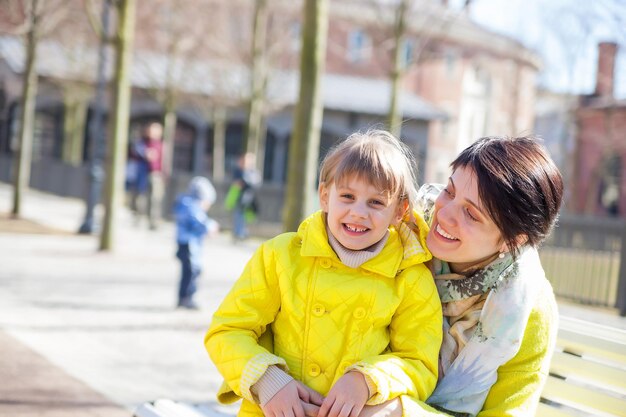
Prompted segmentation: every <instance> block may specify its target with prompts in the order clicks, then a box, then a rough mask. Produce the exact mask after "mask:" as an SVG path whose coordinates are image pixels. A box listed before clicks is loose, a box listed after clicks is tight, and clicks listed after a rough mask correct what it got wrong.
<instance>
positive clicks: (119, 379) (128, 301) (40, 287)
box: [0, 183, 626, 417]
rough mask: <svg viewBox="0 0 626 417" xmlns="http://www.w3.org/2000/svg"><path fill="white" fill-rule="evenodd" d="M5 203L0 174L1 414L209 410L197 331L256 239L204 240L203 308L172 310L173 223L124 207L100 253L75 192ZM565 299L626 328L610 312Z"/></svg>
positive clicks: (215, 379)
mask: <svg viewBox="0 0 626 417" xmlns="http://www.w3.org/2000/svg"><path fill="white" fill-rule="evenodd" d="M10 201H11V188H10V187H9V186H8V185H6V184H3V183H0V352H2V358H0V381H2V383H0V416H4V415H6V416H20V417H22V416H35V415H45V416H57V415H58V416H61V415H62V416H73V415H74V413H76V415H77V414H78V413H80V414H81V415H83V416H102V417H117V416H124V415H126V416H130V415H131V414H132V410H134V409H135V408H136V407H137V405H139V404H141V403H143V402H145V401H151V400H154V399H158V398H171V399H174V400H177V401H187V402H193V403H204V404H208V405H210V406H212V407H216V405H215V403H214V401H215V400H214V399H215V392H216V390H217V388H218V386H219V383H220V382H221V379H220V377H219V375H218V373H217V371H216V370H215V368H214V366H213V365H212V363H211V361H210V360H209V359H208V356H207V354H206V352H205V350H204V346H203V343H202V340H203V335H204V332H205V330H206V328H207V326H208V324H209V322H210V319H211V314H212V312H213V311H214V310H215V309H216V308H217V306H218V305H219V302H220V300H221V299H222V298H223V296H224V295H225V293H226V292H227V291H228V289H229V288H230V286H231V285H232V283H233V281H234V280H235V279H236V278H237V277H238V275H239V273H240V272H241V270H242V269H243V267H244V265H245V263H246V261H247V260H248V259H249V257H250V256H251V254H252V252H253V251H254V249H255V248H256V246H257V245H258V243H259V242H258V241H250V242H246V243H244V244H240V245H236V246H235V245H233V244H232V243H231V241H230V238H229V236H228V235H227V234H222V235H220V236H218V237H216V238H214V239H211V240H208V241H207V242H206V243H207V245H206V248H205V265H206V268H205V272H204V274H203V277H202V281H201V285H200V288H199V292H198V300H199V302H200V304H201V306H202V309H201V310H200V311H186V310H177V309H175V308H174V307H173V306H174V303H175V301H176V295H175V294H176V288H177V281H178V264H177V261H176V259H175V257H174V253H175V244H174V229H173V226H172V225H171V224H169V223H166V224H164V225H163V227H162V228H160V229H159V230H158V231H156V232H151V231H148V230H147V229H146V228H145V227H144V228H136V227H134V226H133V225H132V224H133V222H132V220H131V217H130V215H129V213H127V212H125V211H124V212H122V213H121V216H120V219H119V224H118V231H119V233H118V234H117V237H116V240H115V250H114V251H113V252H111V253H103V252H99V251H98V250H97V248H98V240H97V238H96V237H94V236H80V235H76V234H75V233H74V232H75V231H76V230H77V229H78V227H79V225H80V223H81V220H82V216H83V213H84V203H83V202H82V201H80V200H75V199H68V198H61V197H56V196H51V195H48V194H43V193H38V192H35V191H30V192H29V193H28V194H26V196H25V199H24V218H25V219H26V220H22V221H14V220H9V219H8V218H7V215H6V213H8V212H9V209H10ZM560 308H561V311H562V313H563V314H566V315H569V316H574V317H580V318H585V319H587V320H595V321H598V322H599V323H603V324H608V325H613V326H616V327H620V328H624V329H626V319H624V318H621V317H619V316H617V315H616V314H615V312H613V311H609V310H600V309H589V308H581V307H579V306H576V305H573V304H567V303H560ZM5 381H11V382H10V383H9V384H6V383H5ZM222 411H226V412H230V413H233V412H234V408H226V409H222Z"/></svg>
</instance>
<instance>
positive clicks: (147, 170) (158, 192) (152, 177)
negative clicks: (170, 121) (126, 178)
mask: <svg viewBox="0 0 626 417" xmlns="http://www.w3.org/2000/svg"><path fill="white" fill-rule="evenodd" d="M131 155H132V156H133V157H134V158H135V159H136V160H137V161H138V164H137V174H136V180H135V181H136V183H135V191H134V192H135V194H134V197H133V201H132V203H131V207H133V208H134V211H135V215H136V222H137V223H138V222H139V219H140V217H141V216H142V215H146V216H147V218H148V225H149V227H150V229H151V230H156V229H157V228H158V226H159V221H160V219H161V206H162V204H163V194H164V192H165V179H164V176H163V126H162V125H161V124H160V123H157V122H152V123H150V124H148V126H146V128H145V129H144V133H143V135H142V137H141V139H140V140H139V141H137V142H136V143H135V144H134V146H133V147H132V149H131Z"/></svg>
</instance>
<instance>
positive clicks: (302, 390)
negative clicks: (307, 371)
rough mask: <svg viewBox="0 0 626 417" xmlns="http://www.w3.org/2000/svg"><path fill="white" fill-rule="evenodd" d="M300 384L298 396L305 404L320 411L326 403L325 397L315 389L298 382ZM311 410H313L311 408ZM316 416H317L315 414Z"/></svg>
mask: <svg viewBox="0 0 626 417" xmlns="http://www.w3.org/2000/svg"><path fill="white" fill-rule="evenodd" d="M296 383H297V384H298V396H299V397H300V399H301V400H302V402H303V403H305V404H309V405H313V406H316V407H317V408H318V409H319V407H320V406H321V405H322V402H323V401H324V397H323V396H322V394H320V393H319V392H317V391H315V390H314V389H313V388H310V387H308V386H306V385H304V384H303V383H302V382H300V381H296ZM309 409H312V408H310V407H309ZM305 411H306V410H305ZM314 415H317V413H315V414H314Z"/></svg>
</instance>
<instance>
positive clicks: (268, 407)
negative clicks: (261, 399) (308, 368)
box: [261, 380, 305, 417]
mask: <svg viewBox="0 0 626 417" xmlns="http://www.w3.org/2000/svg"><path fill="white" fill-rule="evenodd" d="M299 388H300V387H298V383H297V382H296V381H295V380H294V381H291V382H289V383H288V384H287V385H285V386H284V387H282V389H281V390H280V391H278V392H277V393H276V395H274V396H273V397H272V398H271V399H270V400H269V401H268V402H266V403H265V404H262V405H261V409H262V410H263V414H264V415H265V417H283V416H284V417H294V416H295V417H305V415H304V408H303V407H302V400H300V395H299V391H300V389H299Z"/></svg>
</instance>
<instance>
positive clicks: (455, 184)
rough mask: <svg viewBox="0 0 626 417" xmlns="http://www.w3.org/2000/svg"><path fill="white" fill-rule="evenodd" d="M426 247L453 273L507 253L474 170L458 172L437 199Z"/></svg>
mask: <svg viewBox="0 0 626 417" xmlns="http://www.w3.org/2000/svg"><path fill="white" fill-rule="evenodd" d="M426 246H428V249H429V250H430V251H431V253H432V254H433V256H434V257H436V258H439V259H441V260H443V261H446V262H448V263H449V264H450V268H451V269H452V270H453V271H454V272H459V271H463V270H464V269H466V268H468V267H470V266H472V265H474V264H477V263H479V262H481V261H484V260H486V259H488V258H490V257H492V256H494V255H495V254H497V253H498V252H505V251H507V246H506V244H505V243H504V241H503V239H502V234H501V233H500V230H499V229H498V227H497V226H496V224H495V223H494V221H493V220H492V218H491V217H490V216H489V214H488V213H487V211H486V210H485V208H484V207H483V205H482V203H481V201H480V198H479V195H478V185H477V180H476V175H475V174H474V171H473V170H472V169H471V168H469V167H459V168H458V169H456V170H455V171H454V172H453V173H452V176H450V179H449V180H448V185H447V186H446V188H445V189H444V190H443V191H442V192H441V194H439V197H437V200H436V201H435V211H434V213H433V221H432V225H431V229H430V232H429V233H428V237H427V238H426Z"/></svg>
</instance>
